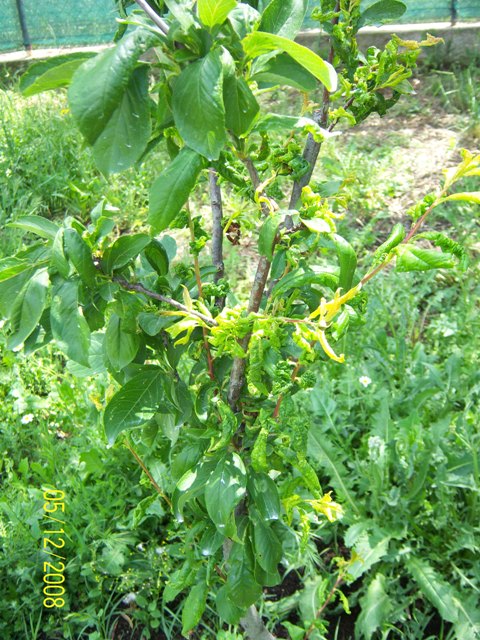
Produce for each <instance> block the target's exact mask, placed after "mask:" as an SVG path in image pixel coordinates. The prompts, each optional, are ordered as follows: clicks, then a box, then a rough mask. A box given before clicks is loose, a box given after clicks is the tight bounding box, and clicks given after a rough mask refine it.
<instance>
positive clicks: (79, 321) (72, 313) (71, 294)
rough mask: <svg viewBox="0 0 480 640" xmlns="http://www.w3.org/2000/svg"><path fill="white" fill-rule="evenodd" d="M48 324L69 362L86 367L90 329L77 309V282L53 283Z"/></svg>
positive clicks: (62, 281) (59, 281)
mask: <svg viewBox="0 0 480 640" xmlns="http://www.w3.org/2000/svg"><path fill="white" fill-rule="evenodd" d="M50 323H51V327H52V333H53V337H54V338H55V340H56V342H57V344H58V347H59V349H60V350H61V351H63V353H65V355H66V356H68V357H69V358H70V359H71V360H74V361H75V362H78V363H80V364H83V365H84V366H86V367H88V366H89V361H88V352H89V347H90V329H89V328H88V324H87V321H86V320H85V318H84V317H83V315H82V314H81V313H80V310H79V308H78V281H77V280H58V281H57V282H55V285H54V289H53V291H52V306H51V308H50Z"/></svg>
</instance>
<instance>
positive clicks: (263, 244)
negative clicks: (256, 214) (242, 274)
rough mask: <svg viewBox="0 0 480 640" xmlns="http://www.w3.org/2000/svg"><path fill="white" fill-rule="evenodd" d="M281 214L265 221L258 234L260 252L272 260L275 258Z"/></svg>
mask: <svg viewBox="0 0 480 640" xmlns="http://www.w3.org/2000/svg"><path fill="white" fill-rule="evenodd" d="M280 221H281V216H278V215H273V216H270V217H269V218H267V220H266V221H265V222H264V223H263V225H262V228H261V229H260V233H259V235H258V252H259V254H260V255H261V256H265V258H267V259H268V260H269V261H270V262H271V261H272V259H273V250H274V244H273V243H274V241H275V237H276V235H277V232H278V225H279V224H280Z"/></svg>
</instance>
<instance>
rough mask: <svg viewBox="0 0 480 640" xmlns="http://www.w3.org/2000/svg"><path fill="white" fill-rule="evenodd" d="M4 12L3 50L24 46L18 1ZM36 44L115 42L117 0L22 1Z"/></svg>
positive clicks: (0, 23) (0, 19)
mask: <svg viewBox="0 0 480 640" xmlns="http://www.w3.org/2000/svg"><path fill="white" fill-rule="evenodd" d="M1 1H2V5H3V4H4V3H6V5H7V7H6V11H5V8H4V7H3V6H2V10H1V12H0V51H14V50H17V49H22V48H23V36H22V30H21V27H20V19H19V15H18V11H17V4H16V0H1ZM22 3H23V6H24V12H25V19H26V25H27V30H28V35H29V39H30V43H31V45H32V47H34V48H35V47H37V48H44V47H48V48H55V47H75V46H86V45H94V44H102V43H105V42H111V40H112V37H113V34H114V33H115V30H116V22H115V17H116V16H117V15H118V13H117V11H116V7H115V2H114V0H60V1H57V2H54V1H52V0H22Z"/></svg>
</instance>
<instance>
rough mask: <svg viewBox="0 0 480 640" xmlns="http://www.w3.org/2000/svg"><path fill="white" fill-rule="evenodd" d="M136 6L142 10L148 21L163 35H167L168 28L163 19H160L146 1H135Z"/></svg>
mask: <svg viewBox="0 0 480 640" xmlns="http://www.w3.org/2000/svg"><path fill="white" fill-rule="evenodd" d="M135 2H136V3H137V4H138V6H139V7H140V8H141V9H143V11H144V12H145V13H146V14H147V16H148V17H149V18H150V20H151V21H152V22H153V23H154V24H156V25H157V27H158V28H159V29H160V31H161V32H162V33H163V35H165V36H166V35H168V31H169V27H168V24H167V23H166V22H165V20H164V19H163V18H161V17H160V16H159V15H158V14H157V12H156V11H154V10H153V9H152V7H151V6H150V5H149V4H148V2H147V1H146V0H135Z"/></svg>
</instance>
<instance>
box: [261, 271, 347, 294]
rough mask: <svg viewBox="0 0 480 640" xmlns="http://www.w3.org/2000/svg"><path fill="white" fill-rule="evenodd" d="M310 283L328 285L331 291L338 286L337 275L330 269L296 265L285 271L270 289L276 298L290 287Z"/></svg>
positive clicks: (297, 287)
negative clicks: (292, 268)
mask: <svg viewBox="0 0 480 640" xmlns="http://www.w3.org/2000/svg"><path fill="white" fill-rule="evenodd" d="M312 284H316V285H320V286H325V287H329V288H330V289H332V291H335V290H336V289H337V288H338V286H339V285H338V276H336V275H335V274H334V273H332V272H330V271H322V270H321V269H315V270H313V269H309V268H308V267H307V268H304V267H298V268H297V269H294V270H293V271H290V272H289V273H287V274H286V275H285V276H283V278H281V279H280V280H279V282H277V284H276V285H275V286H274V287H273V289H272V296H273V297H275V298H277V297H278V296H283V295H285V294H286V293H287V292H288V291H291V290H292V289H301V288H302V287H310V286H311V285H312Z"/></svg>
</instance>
